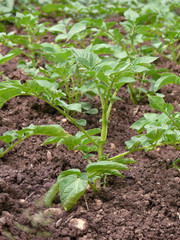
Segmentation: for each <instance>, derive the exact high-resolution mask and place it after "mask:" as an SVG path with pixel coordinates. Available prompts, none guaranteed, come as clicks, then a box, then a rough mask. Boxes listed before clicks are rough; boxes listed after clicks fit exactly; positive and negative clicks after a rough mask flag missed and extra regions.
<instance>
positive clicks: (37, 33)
mask: <svg viewBox="0 0 180 240" xmlns="http://www.w3.org/2000/svg"><path fill="white" fill-rule="evenodd" d="M15 23H16V25H17V27H18V28H20V27H24V28H25V29H24V30H25V31H26V33H27V35H16V34H15V33H14V32H10V33H8V34H6V33H5V32H2V33H0V42H1V43H2V44H4V45H6V46H8V47H10V48H14V47H18V45H20V46H21V47H20V49H19V50H21V51H22V53H23V54H24V55H25V56H26V57H28V58H29V59H30V60H31V63H32V66H33V67H36V66H37V64H38V62H39V61H38V60H37V58H36V54H38V55H41V53H40V45H39V44H38V41H39V40H40V38H41V36H43V35H44V34H45V33H46V32H47V29H46V27H45V25H46V24H48V23H41V24H38V17H37V16H35V15H33V14H30V13H28V12H25V13H23V14H22V13H16V17H15ZM22 46H23V47H22Z"/></svg>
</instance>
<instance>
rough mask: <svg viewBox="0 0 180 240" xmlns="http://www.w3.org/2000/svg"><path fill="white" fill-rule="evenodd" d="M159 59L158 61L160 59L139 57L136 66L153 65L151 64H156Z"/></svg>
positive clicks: (135, 62) (135, 61)
mask: <svg viewBox="0 0 180 240" xmlns="http://www.w3.org/2000/svg"><path fill="white" fill-rule="evenodd" d="M157 59H158V57H148V56H145V57H138V58H136V59H135V60H134V64H141V63H143V64H144V63H151V62H154V61H155V60H157Z"/></svg>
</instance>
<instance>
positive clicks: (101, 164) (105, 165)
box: [86, 161, 128, 173]
mask: <svg viewBox="0 0 180 240" xmlns="http://www.w3.org/2000/svg"><path fill="white" fill-rule="evenodd" d="M110 169H116V170H127V169H128V167H126V166H125V165H124V164H121V163H117V162H110V161H98V162H93V163H89V164H88V165H87V167H86V171H87V172H89V173H92V172H97V171H105V170H110Z"/></svg>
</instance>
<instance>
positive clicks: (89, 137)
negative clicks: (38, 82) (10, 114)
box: [31, 95, 99, 147]
mask: <svg viewBox="0 0 180 240" xmlns="http://www.w3.org/2000/svg"><path fill="white" fill-rule="evenodd" d="M31 96H34V95H31ZM36 97H37V98H39V99H41V100H43V101H44V102H46V103H48V104H49V105H50V106H52V107H53V108H55V109H56V110H57V111H58V112H60V113H61V114H63V115H64V116H65V117H66V118H68V119H69V120H70V121H71V123H72V124H74V125H75V126H76V127H78V128H79V130H81V131H82V132H83V133H84V135H85V136H86V137H87V138H88V139H89V140H90V142H91V143H93V144H94V145H95V146H97V147H99V144H98V143H97V142H96V141H94V139H93V138H92V137H91V136H90V135H89V134H88V133H87V132H86V131H85V130H84V128H83V127H82V126H81V125H79V124H78V123H77V122H76V121H75V120H74V119H73V118H72V117H71V116H69V114H67V113H66V112H64V111H63V110H61V109H60V108H59V107H57V106H55V105H54V104H53V103H51V102H49V101H48V100H46V99H44V98H41V97H39V96H38V95H36Z"/></svg>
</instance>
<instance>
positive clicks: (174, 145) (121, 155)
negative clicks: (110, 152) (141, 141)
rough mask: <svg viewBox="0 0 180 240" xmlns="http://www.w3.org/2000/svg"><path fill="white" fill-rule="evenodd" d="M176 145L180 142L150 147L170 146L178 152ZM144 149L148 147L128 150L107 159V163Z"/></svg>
mask: <svg viewBox="0 0 180 240" xmlns="http://www.w3.org/2000/svg"><path fill="white" fill-rule="evenodd" d="M176 144H180V142H177V143H171V142H165V143H159V144H156V145H155V146H152V147H153V149H154V148H156V147H160V146H164V145H171V146H173V147H175V148H177V149H178V150H179V151H180V147H178V146H177V145H176ZM146 149H150V147H149V146H146V147H140V148H136V149H132V150H129V151H127V152H124V153H121V154H118V155H116V156H114V157H111V158H108V159H107V161H114V160H116V159H118V158H122V157H124V156H126V155H128V154H130V153H134V152H138V151H142V150H146Z"/></svg>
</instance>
